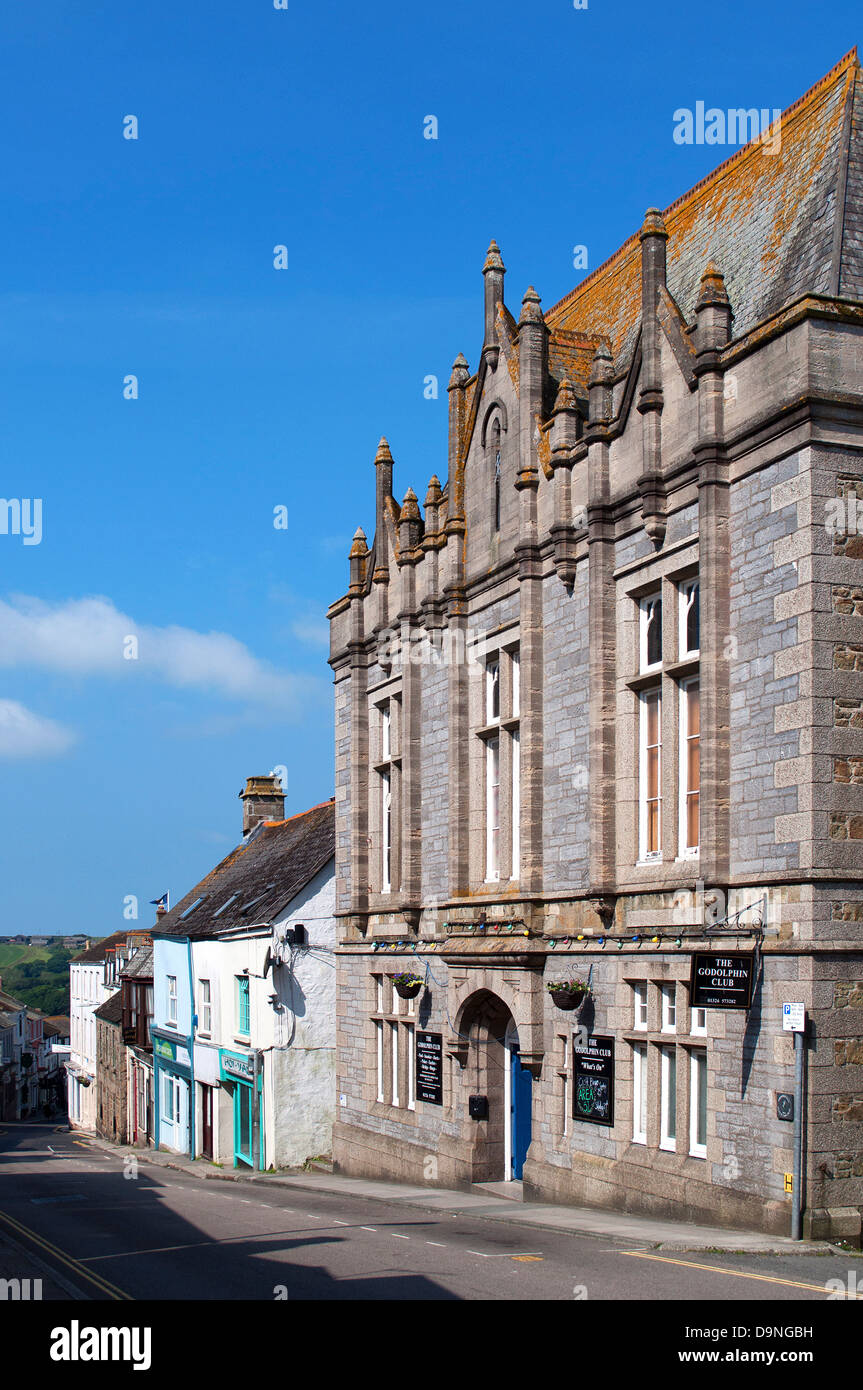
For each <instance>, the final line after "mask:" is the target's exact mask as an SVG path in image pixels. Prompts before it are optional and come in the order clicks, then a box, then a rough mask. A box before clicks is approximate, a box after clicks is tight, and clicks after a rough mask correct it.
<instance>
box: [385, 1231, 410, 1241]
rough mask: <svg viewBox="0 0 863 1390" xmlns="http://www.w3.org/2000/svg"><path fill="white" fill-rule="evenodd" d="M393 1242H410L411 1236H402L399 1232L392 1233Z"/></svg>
mask: <svg viewBox="0 0 863 1390" xmlns="http://www.w3.org/2000/svg"><path fill="white" fill-rule="evenodd" d="M390 1235H391V1236H392V1238H393V1240H410V1236H400V1235H399V1233H398V1231H390Z"/></svg>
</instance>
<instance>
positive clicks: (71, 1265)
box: [0, 1211, 135, 1303]
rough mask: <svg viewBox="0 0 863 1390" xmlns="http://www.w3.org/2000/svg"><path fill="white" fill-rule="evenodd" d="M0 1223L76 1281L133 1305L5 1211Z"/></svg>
mask: <svg viewBox="0 0 863 1390" xmlns="http://www.w3.org/2000/svg"><path fill="white" fill-rule="evenodd" d="M0 1222H3V1223H5V1225H6V1226H8V1227H9V1229H10V1230H11V1231H14V1232H15V1233H16V1234H17V1235H19V1236H24V1237H25V1238H26V1239H27V1240H29V1241H32V1242H33V1244H34V1245H38V1246H40V1247H41V1249H42V1250H44V1251H45V1252H46V1253H47V1254H48V1255H50V1256H51V1258H52V1259H54V1260H59V1261H60V1263H61V1264H64V1265H66V1267H67V1268H68V1269H71V1271H72V1273H73V1274H74V1275H75V1276H76V1277H77V1278H78V1279H85V1280H86V1281H87V1282H88V1283H89V1284H92V1285H93V1286H94V1288H97V1289H98V1290H99V1292H100V1293H101V1294H103V1295H104V1297H106V1298H111V1299H113V1300H114V1302H115V1303H122V1302H126V1303H134V1301H135V1300H134V1299H133V1298H132V1295H131V1294H128V1293H124V1292H123V1290H122V1289H118V1288H117V1285H116V1284H112V1283H111V1282H110V1280H108V1279H103V1278H102V1276H101V1274H92V1273H91V1272H90V1270H89V1269H86V1268H85V1267H84V1265H82V1264H81V1262H80V1260H76V1259H75V1258H74V1256H72V1255H67V1254H66V1252H65V1250H61V1249H59V1247H58V1246H56V1245H53V1244H52V1242H51V1241H50V1240H46V1239H45V1237H44V1236H40V1235H37V1233H36V1232H35V1231H31V1230H30V1228H29V1226H25V1225H23V1224H22V1222H20V1221H16V1220H15V1218H14V1217H12V1216H7V1214H6V1212H5V1211H0Z"/></svg>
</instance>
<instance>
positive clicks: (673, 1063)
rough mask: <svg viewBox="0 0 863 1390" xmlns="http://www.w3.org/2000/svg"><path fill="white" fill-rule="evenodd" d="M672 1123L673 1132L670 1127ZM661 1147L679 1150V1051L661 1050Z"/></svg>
mask: <svg viewBox="0 0 863 1390" xmlns="http://www.w3.org/2000/svg"><path fill="white" fill-rule="evenodd" d="M669 1120H670V1121H672V1123H673V1125H674V1128H673V1130H672V1129H671V1128H670V1126H669ZM659 1147H660V1148H661V1149H666V1150H667V1151H668V1152H669V1153H674V1152H675V1151H676V1149H677V1049H676V1048H675V1047H661V1048H660V1049H659Z"/></svg>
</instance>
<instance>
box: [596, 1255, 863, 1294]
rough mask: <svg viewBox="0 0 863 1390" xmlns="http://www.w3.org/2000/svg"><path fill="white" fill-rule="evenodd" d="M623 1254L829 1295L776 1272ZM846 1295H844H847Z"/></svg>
mask: <svg viewBox="0 0 863 1390" xmlns="http://www.w3.org/2000/svg"><path fill="white" fill-rule="evenodd" d="M620 1253H621V1255H630V1256H631V1257H632V1258H633V1259H634V1260H658V1261H659V1262H660V1263H661V1264H666V1265H685V1266H686V1268H687V1269H703V1270H706V1271H707V1272H708V1273H710V1274H729V1275H731V1277H732V1278H733V1279H757V1280H759V1282H761V1283H762V1284H784V1285H785V1286H786V1287H787V1288H789V1289H815V1291H816V1292H817V1293H823V1294H824V1296H825V1298H826V1297H827V1290H826V1289H825V1287H824V1285H823V1284H804V1283H801V1281H800V1280H799V1279H779V1278H777V1276H776V1275H775V1274H746V1273H744V1271H743V1270H742V1269H726V1268H725V1267H724V1266H723V1265H702V1264H699V1263H698V1262H697V1261H696V1260H673V1259H672V1258H671V1257H670V1256H669V1255H648V1254H646V1253H645V1252H644V1251H641V1250H621V1252H620ZM845 1296H846V1295H843V1297H845ZM847 1297H848V1298H860V1299H863V1294H859V1293H858V1294H852V1293H849V1294H848V1295H847Z"/></svg>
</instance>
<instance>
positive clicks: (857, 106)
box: [545, 48, 863, 391]
mask: <svg viewBox="0 0 863 1390" xmlns="http://www.w3.org/2000/svg"><path fill="white" fill-rule="evenodd" d="M780 129H781V146H780V149H779V151H778V152H777V153H769V151H768V150H767V149H766V148H765V146H764V145H762V144H761V143H760V142H759V141H753V142H752V143H751V144H749V145H746V146H744V147H743V148H742V149H740V150H738V151H737V152H736V153H735V154H733V155H732V156H731V157H730V159H726V160H725V161H724V163H722V164H720V165H719V167H718V168H717V169H714V170H713V172H712V173H711V174H708V175H707V177H706V178H704V179H702V180H701V181H700V182H699V183H697V184H696V185H695V187H694V188H692V189H691V190H690V191H689V192H688V193H686V194H684V195H683V197H681V198H678V199H677V200H676V201H675V202H673V203H672V204H671V206H670V207H668V208H666V209H665V211H664V213H663V219H664V221H665V226H666V229H667V231H668V243H667V256H668V268H667V283H668V288H669V290H670V291H671V294H672V295H673V296H674V298H675V300H676V302H677V304H678V306H679V308H680V310H681V312H682V313H683V314H684V316H685V317H686V319H687V321H688V322H691V321H692V319H693V317H694V309H695V303H696V300H697V297H698V289H699V282H700V279H701V275H702V273H703V271H704V269H705V266H706V265H707V263H708V261H711V260H712V261H715V262H716V264H717V265H718V267H719V269H720V270H721V271H722V273H723V275H724V276H725V285H726V289H727V291H728V296H729V299H730V300H731V306H732V308H733V310H734V336H735V338H739V337H741V336H743V334H745V333H747V332H748V331H749V330H750V329H751V328H753V327H754V326H755V325H756V324H757V323H760V322H762V321H763V320H764V319H767V318H769V317H771V316H772V315H773V314H775V313H776V312H777V311H778V310H779V309H781V308H783V307H784V306H785V305H787V304H789V303H791V302H793V301H794V300H795V299H798V298H799V297H800V296H801V295H804V294H807V293H809V294H820V295H829V296H836V297H840V298H849V299H863V75H861V70H860V65H859V62H858V59H857V49H856V48H854V49H852V50H851V52H850V53H848V54H846V56H845V57H844V58H843V59H842V61H841V62H839V63H837V65H836V66H835V67H834V68H832V69H831V71H830V72H828V73H827V74H826V76H825V77H823V78H822V79H821V81H820V82H817V83H816V84H815V86H814V87H812V88H811V89H810V90H809V91H808V92H806V93H805V94H804V95H803V96H802V97H800V98H799V100H798V101H795V102H794V104H793V105H792V106H790V107H789V108H788V110H787V111H785V112H784V113H783V114H782V116H781V118H780ZM545 319H546V322H547V324H548V326H549V328H550V329H551V330H552V338H551V341H550V344H549V363H550V368H551V372H552V375H554V376H556V377H558V378H559V377H560V376H562V375H563V374H564V373H568V374H569V376H570V378H571V379H572V380H573V381H574V382H576V383H577V384H578V385H579V387H580V388H581V390H582V391H583V390H584V389H585V388H586V382H587V371H589V361H586V351H585V350H586V349H587V348H588V347H590V346H591V345H596V344H597V343H598V342H599V340H600V338H603V337H604V338H606V339H607V340H608V341H609V342H610V346H611V350H612V352H613V354H614V355H615V357H616V358H617V362H616V370H617V372H618V373H619V372H620V371H621V370H623V369H625V367H626V365H627V364H628V362H629V360H630V358H631V356H632V352H633V350H634V347H635V343H636V339H637V336H638V328H639V324H640V320H641V247H640V244H639V239H638V231H636V232H634V233H633V234H632V236H630V237H629V239H628V240H627V241H625V242H624V244H623V245H622V246H621V247H620V249H619V250H618V251H616V252H615V253H614V255H613V256H611V257H610V258H609V259H608V260H607V261H605V262H604V264H603V265H601V266H599V267H598V268H597V269H596V270H595V271H593V272H592V274H590V275H588V276H587V277H586V278H585V279H584V280H583V281H582V282H581V284H579V285H578V286H576V288H575V289H574V290H572V291H570V293H569V294H567V295H566V296H565V297H564V298H563V299H561V300H560V301H559V303H557V304H555V305H554V306H553V307H552V308H550V309H549V310H548V311H547V312H546V315H545Z"/></svg>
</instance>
